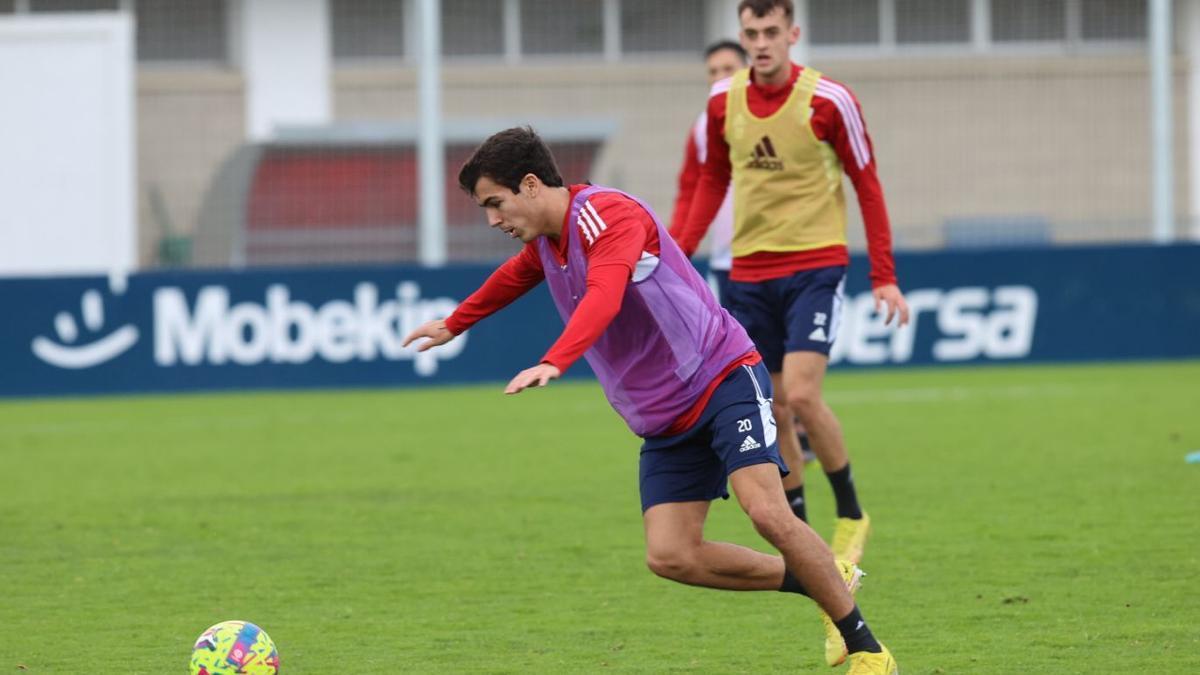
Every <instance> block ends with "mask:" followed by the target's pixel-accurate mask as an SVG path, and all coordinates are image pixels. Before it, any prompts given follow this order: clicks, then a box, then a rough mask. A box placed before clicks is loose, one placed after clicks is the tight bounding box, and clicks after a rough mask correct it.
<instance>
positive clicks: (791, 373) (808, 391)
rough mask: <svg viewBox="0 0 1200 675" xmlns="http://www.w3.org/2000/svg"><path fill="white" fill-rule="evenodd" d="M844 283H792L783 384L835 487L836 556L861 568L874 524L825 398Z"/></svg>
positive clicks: (833, 275)
mask: <svg viewBox="0 0 1200 675" xmlns="http://www.w3.org/2000/svg"><path fill="white" fill-rule="evenodd" d="M844 279H845V268H842V267H830V268H824V269H820V270H812V271H808V272H801V273H799V274H797V275H795V276H793V277H792V285H791V287H790V288H789V297H788V309H787V315H786V316H787V321H786V323H787V327H788V338H787V343H786V349H787V354H786V355H785V356H784V359H783V378H782V379H783V389H784V391H785V392H786V399H787V404H788V408H789V409H790V410H792V411H793V412H794V413H795V414H796V416H797V417H798V418H799V419H800V422H801V423H802V424H803V425H804V428H805V430H806V431H807V432H808V436H809V439H810V441H811V442H812V446H813V450H814V451H815V452H816V454H817V458H818V459H819V460H820V462H821V467H822V468H823V469H824V470H825V475H826V477H827V478H828V479H829V483H830V485H831V486H832V487H833V494H834V498H835V499H836V502H837V516H838V520H837V525H836V527H835V530H834V537H833V542H832V544H833V550H834V553H835V554H836V555H837V556H838V557H840V558H845V559H848V560H853V561H854V562H859V561H860V560H862V555H863V548H864V546H865V545H866V539H867V534H868V533H869V531H870V519H869V517H868V516H867V515H866V514H865V513H864V512H863V510H862V507H861V506H860V505H859V502H858V493H857V490H855V487H854V482H853V479H852V477H851V472H850V462H849V456H848V453H847V451H846V441H845V437H844V435H843V434H842V425H841V422H839V421H838V418H837V416H836V415H835V414H834V413H833V410H832V409H830V407H829V405H828V404H827V403H826V402H825V398H824V396H823V393H822V391H823V387H824V383H825V372H826V370H827V368H828V364H829V351H830V349H831V347H832V345H833V340H834V339H835V338H836V336H837V327H838V314H839V313H840V311H839V310H840V304H841V293H842V283H843V281H844Z"/></svg>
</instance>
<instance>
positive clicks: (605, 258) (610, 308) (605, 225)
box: [446, 185, 761, 435]
mask: <svg viewBox="0 0 1200 675" xmlns="http://www.w3.org/2000/svg"><path fill="white" fill-rule="evenodd" d="M586 187H587V186H586V185H572V186H571V187H570V192H571V197H572V199H573V198H574V197H575V195H576V194H578V193H579V191H580V190H582V189H584V188H586ZM588 201H589V203H591V205H592V207H593V208H594V209H595V210H596V213H597V214H598V215H599V221H598V223H597V227H598V228H599V229H600V232H599V234H598V235H595V234H594V233H592V232H588V233H586V236H584V237H583V239H582V240H581V242H580V243H581V244H582V245H583V250H584V255H585V256H586V257H587V261H588V272H587V290H586V291H585V292H584V295H583V299H582V300H580V302H579V306H578V307H576V308H575V311H574V313H572V314H571V318H570V320H569V321H567V325H566V328H564V329H563V332H562V334H561V335H559V337H558V339H557V340H555V342H554V344H553V345H552V346H551V347H550V349H549V351H547V352H546V354H545V356H543V357H542V363H548V364H550V365H552V366H554V367H555V368H558V370H559V371H560V372H564V373H565V372H566V371H567V369H568V368H570V367H571V365H572V364H574V363H575V362H576V361H577V360H579V358H580V357H581V356H583V354H584V352H586V351H587V350H588V349H589V348H591V346H592V345H593V344H595V342H596V340H598V339H600V336H601V335H602V334H603V333H604V331H605V329H607V328H608V325H609V324H610V323H611V322H612V320H613V318H615V317H616V315H617V312H619V311H620V310H621V301H622V299H623V298H624V297H625V288H626V286H628V284H629V280H630V279H631V278H632V276H633V272H634V268H635V266H636V265H637V261H638V260H639V259H641V257H642V253H643V252H644V253H649V254H650V255H653V256H657V255H659V253H660V250H661V249H660V243H659V240H658V227H657V225H656V224H655V223H654V219H653V218H651V217H650V214H648V213H646V211H645V210H644V209H643V208H642V207H641V206H640V205H638V204H637V203H636V202H634V201H633V200H631V199H628V198H626V197H625V196H623V195H621V194H619V193H616V192H601V193H598V194H596V195H594V196H592V197H591V198H590V199H589V200H588ZM568 218H570V212H569V211H568V212H567V213H566V214H565V215H564V216H563V228H562V233H561V234H560V235H559V237H558V238H557V239H552V240H551V242H552V243H553V244H554V253H555V257H556V258H557V259H558V262H559V263H560V264H566V261H567V251H568V248H567V247H568V244H569V243H570V238H571V237H577V236H580V235H581V234H584V233H583V232H582V231H578V232H577V231H575V230H574V228H573V226H572V224H571V223H568V222H567V219H568ZM543 279H545V272H544V271H543V270H542V260H541V256H540V255H538V249H537V242H536V241H533V242H530V243H528V244H526V245H525V246H524V248H522V249H521V251H520V252H519V253H517V254H516V255H514V256H513V257H511V258H509V259H508V260H507V261H505V262H504V264H502V265H501V266H500V267H499V268H497V269H496V271H495V272H493V273H492V275H491V276H490V277H488V279H487V281H485V282H484V283H483V285H482V286H480V287H479V290H477V291H475V292H474V293H472V294H471V296H470V297H468V298H467V299H466V300H464V301H463V302H462V304H460V305H459V306H458V308H457V309H455V310H454V313H453V314H451V315H450V316H449V317H447V318H446V328H447V330H449V331H450V332H451V333H454V334H455V335H458V334H460V333H462V332H463V331H465V330H467V329H468V328H470V327H471V326H473V325H475V324H476V323H478V322H479V321H480V320H482V319H484V318H485V317H487V316H490V315H491V314H494V313H495V312H497V311H499V310H500V309H503V308H504V307H507V306H508V305H509V304H511V303H512V302H513V301H514V300H516V299H517V298H519V297H521V296H522V295H524V294H525V293H526V292H527V291H529V290H530V289H532V288H533V287H534V286H537V285H538V284H540V283H541V282H542V280H543ZM760 360H761V357H759V355H758V352H755V351H751V352H749V353H748V354H746V355H744V356H743V357H742V358H740V359H738V360H735V361H734V362H733V363H730V364H729V365H728V367H726V369H725V370H724V371H723V372H722V373H721V374H720V375H719V376H718V377H717V378H715V379H714V380H713V382H712V383H710V384H709V386H708V389H707V390H706V391H705V393H704V395H703V396H701V397H700V399H699V400H697V402H696V404H695V405H693V406H692V407H691V408H690V409H689V410H688V412H686V413H684V414H683V415H681V416H680V417H679V419H677V420H675V422H674V423H673V424H672V425H671V427H670V428H669V429H667V431H666V432H664V435H672V434H677V433H682V432H683V431H686V430H687V429H689V428H690V427H691V426H692V425H693V424H695V423H696V421H697V420H698V419H699V417H700V414H701V413H702V412H703V411H704V406H705V405H707V404H708V400H709V399H710V398H711V396H712V393H713V391H714V390H716V388H717V386H718V385H719V384H720V383H721V381H722V380H724V379H725V376H726V375H728V374H729V373H730V372H732V371H733V369H735V368H737V367H739V366H741V365H742V364H747V365H753V364H755V363H758V362H759V361H760Z"/></svg>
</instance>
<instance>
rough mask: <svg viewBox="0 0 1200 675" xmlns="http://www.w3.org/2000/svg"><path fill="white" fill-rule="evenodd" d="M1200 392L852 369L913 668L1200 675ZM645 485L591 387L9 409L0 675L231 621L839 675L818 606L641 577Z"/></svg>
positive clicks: (1183, 372)
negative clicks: (824, 647)
mask: <svg viewBox="0 0 1200 675" xmlns="http://www.w3.org/2000/svg"><path fill="white" fill-rule="evenodd" d="M513 365H514V372H516V370H518V369H519V368H518V366H520V365H521V364H513ZM1198 383H1200V362H1176V363H1163V364H1133V365H1101V366H1086V367H1084V366H1078V367H1076V366H1072V367H1022V368H998V367H989V368H970V369H965V368H964V369H935V370H922V371H888V372H873V373H843V372H836V371H835V372H834V373H833V374H832V375H831V378H830V380H829V382H828V392H829V400H830V402H831V403H832V405H833V406H834V408H835V410H836V411H837V412H838V414H839V415H840V417H841V420H842V423H843V425H844V427H845V430H846V436H847V439H848V443H849V447H850V449H851V453H852V456H853V458H854V461H855V469H856V477H857V482H858V485H859V489H860V493H861V495H862V498H863V502H864V505H865V506H866V507H867V509H868V510H869V511H870V512H871V514H872V516H873V519H874V521H875V525H876V528H875V534H874V535H873V537H872V539H871V541H870V543H869V545H868V547H867V554H866V559H865V560H864V562H863V567H864V568H865V569H866V570H867V572H868V574H869V576H868V577H867V579H866V581H865V585H864V587H863V589H862V591H861V592H860V594H859V603H860V605H861V606H862V608H863V611H864V613H865V615H866V616H867V618H868V620H869V621H870V622H871V624H872V626H873V628H874V629H875V632H876V634H877V635H878V636H879V637H880V638H882V639H883V640H884V641H885V642H886V643H887V644H888V645H889V646H890V647H891V648H892V650H893V651H894V653H895V654H896V656H897V658H898V660H899V662H900V666H901V669H902V671H903V672H907V673H1049V672H1054V673H1082V672H1089V673H1091V672H1106V673H1129V672H1157V673H1164V672H1172V673H1194V672H1200V591H1198V590H1197V586H1198V582H1200V465H1195V464H1193V465H1189V464H1186V463H1185V462H1184V456H1185V455H1186V454H1187V453H1188V452H1189V451H1192V450H1197V449H1200V414H1198V413H1200V384H1198ZM636 477H637V444H636V441H635V439H634V438H633V437H632V436H630V435H629V433H628V432H627V431H626V430H625V428H624V426H623V425H622V424H621V422H620V421H619V420H618V418H617V417H616V415H615V414H614V413H612V412H611V410H610V409H609V408H608V406H607V405H606V403H605V402H604V400H603V398H602V396H601V394H600V392H599V390H598V389H597V388H596V386H595V385H593V384H590V383H587V382H566V383H554V385H553V386H552V387H550V388H548V389H546V390H538V391H531V392H527V393H524V394H521V395H520V396H516V397H505V396H503V395H501V393H500V386H498V385H495V386H482V387H471V388H441V389H426V390H407V391H349V392H320V393H247V394H228V395H211V396H208V395H206V396H155V397H123V398H101V399H87V400H40V401H5V402H0V673H7V672H14V673H16V672H29V673H84V672H88V673H92V672H96V673H101V672H103V673H116V672H136V673H176V672H186V669H187V661H188V655H189V652H190V649H191V643H192V641H193V640H194V639H195V637H196V636H197V635H198V634H199V633H200V632H201V631H202V630H203V629H204V628H206V627H207V626H209V625H210V624H213V623H216V622H218V621H221V620H224V619H233V618H237V619H247V620H251V621H254V622H256V623H259V624H260V625H262V626H263V627H264V628H265V629H266V630H267V631H268V632H269V633H270V634H271V636H272V637H273V638H274V639H275V641H276V643H277V644H278V645H279V649H280V654H281V657H282V659H283V672H285V673H325V674H328V673H337V674H341V673H396V672H456V673H457V672H497V673H526V672H548V673H566V672H606V671H613V672H654V673H660V672H720V673H730V672H756V673H757V672H813V673H818V672H832V671H830V670H829V669H828V668H826V667H824V665H823V664H822V663H821V630H820V625H819V622H818V620H817V616H816V613H815V611H814V608H813V607H812V606H811V605H810V604H809V603H808V601H807V600H806V599H804V598H800V597H797V596H791V595H785V594H780V593H758V594H734V593H720V592H715V591H709V590H703V589H695V588H687V587H684V586H678V585H674V584H672V583H669V582H667V581H663V580H661V579H658V578H656V577H654V576H653V575H652V574H651V573H650V572H648V571H647V570H646V568H645V566H644V564H643V551H642V532H641V521H640V517H639V508H638V495H637V480H636ZM809 477H810V478H809V481H808V484H809V495H810V510H811V518H812V522H813V525H814V527H816V528H817V530H818V531H819V532H821V533H822V534H824V535H825V536H828V534H829V532H830V530H831V526H832V517H833V513H832V511H833V506H832V498H831V496H830V492H829V487H828V483H827V482H826V481H825V480H824V478H823V477H821V476H820V475H819V473H818V472H817V471H816V470H815V469H812V468H811V467H810V474H809ZM708 535H709V536H710V537H712V538H722V539H728V540H733V541H737V542H741V543H746V544H749V545H752V546H756V547H760V548H762V547H764V545H763V543H762V542H761V541H760V540H759V539H758V538H757V536H756V535H755V534H754V532H753V530H752V529H751V527H750V525H749V523H748V521H747V520H746V519H745V518H744V517H743V516H742V514H741V513H740V512H739V511H738V509H737V507H736V505H735V504H734V503H732V502H723V503H718V504H716V505H715V506H714V508H713V512H712V516H711V522H710V525H709V528H708Z"/></svg>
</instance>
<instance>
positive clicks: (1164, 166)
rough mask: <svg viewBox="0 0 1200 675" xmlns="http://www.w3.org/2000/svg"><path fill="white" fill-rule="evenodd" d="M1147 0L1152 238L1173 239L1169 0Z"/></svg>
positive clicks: (1164, 242) (1173, 200) (1173, 193)
mask: <svg viewBox="0 0 1200 675" xmlns="http://www.w3.org/2000/svg"><path fill="white" fill-rule="evenodd" d="M1149 2H1150V99H1151V111H1152V112H1151V115H1152V119H1151V122H1150V127H1151V138H1152V154H1153V167H1154V169H1153V212H1154V220H1153V223H1154V227H1153V232H1154V241H1155V242H1157V243H1160V244H1169V243H1171V242H1172V241H1174V239H1175V159H1174V138H1173V137H1174V131H1175V127H1174V124H1175V122H1174V116H1173V115H1172V109H1171V105H1172V104H1171V80H1172V77H1171V75H1172V72H1171V71H1172V68H1171V0H1149Z"/></svg>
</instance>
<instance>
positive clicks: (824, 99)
mask: <svg viewBox="0 0 1200 675" xmlns="http://www.w3.org/2000/svg"><path fill="white" fill-rule="evenodd" d="M738 18H739V21H740V23H741V42H742V46H743V47H745V49H746V50H747V52H748V53H749V54H750V57H751V67H750V68H749V69H748V70H742V71H739V72H738V73H737V74H735V75H734V76H733V77H731V78H729V79H726V80H723V81H721V82H718V83H717V84H715V85H714V86H713V88H712V92H711V94H710V97H709V102H708V128H707V137H708V153H707V156H706V160H705V162H704V166H703V167H702V169H701V176H700V181H699V185H698V187H697V189H696V195H695V197H693V199H692V206H691V211H690V213H689V215H688V217H687V219H686V222H685V224H684V225H683V226H682V228H681V229H680V230H678V231H677V235H678V236H677V237H676V238H677V241H678V242H679V245H680V247H681V248H682V249H683V250H684V252H685V253H688V254H689V255H690V254H691V253H693V252H694V251H695V250H696V247H697V246H698V245H699V243H700V240H701V239H702V238H703V237H704V234H705V232H706V231H707V229H708V227H709V224H710V223H712V222H713V221H714V216H716V215H717V213H718V210H719V209H720V208H721V204H722V202H723V201H724V200H725V195H726V192H727V191H730V183H731V182H732V190H731V192H732V194H733V203H734V216H733V219H734V228H733V231H734V235H733V266H732V269H731V272H730V278H731V282H730V288H729V293H730V305H731V306H732V310H731V311H732V313H733V314H734V316H735V317H737V319H738V320H739V321H740V322H741V324H742V325H743V326H745V327H746V330H747V332H748V333H749V334H750V337H751V338H752V339H753V340H754V344H755V346H756V347H757V348H758V351H759V352H760V353H761V354H762V355H763V359H764V361H765V362H766V366H767V369H768V370H769V371H770V372H771V381H772V383H773V385H774V391H775V394H776V397H775V406H776V408H775V418H776V420H778V421H779V433H780V443H781V445H783V446H784V447H783V449H782V454H783V456H784V457H793V456H795V454H796V453H797V450H796V449H795V448H788V447H786V446H787V445H788V444H791V443H795V442H796V441H795V438H794V435H793V434H792V430H791V421H792V414H793V412H794V413H795V415H796V417H798V418H799V420H800V421H801V422H802V423H803V425H804V428H805V429H806V430H807V432H808V436H809V438H810V439H811V441H812V446H813V449H814V450H815V451H816V454H817V457H818V459H819V460H820V461H821V466H822V468H823V469H824V470H825V473H826V475H827V476H828V478H829V482H830V483H831V485H832V486H833V493H834V496H835V498H836V501H837V515H838V519H837V524H836V527H835V531H834V537H833V542H832V548H833V551H834V553H835V554H836V555H837V556H839V557H840V558H844V559H848V560H853V561H855V562H859V561H860V560H861V559H862V554H863V547H864V545H865V543H866V539H867V534H868V532H869V530H870V519H869V518H868V516H867V514H866V513H865V512H864V511H863V510H862V508H861V506H860V505H859V502H858V496H857V494H856V491H855V488H854V483H853V481H852V479H851V475H850V462H849V457H848V455H847V453H846V444H845V440H844V438H843V435H842V429H841V425H840V423H839V422H838V419H837V417H835V416H834V414H833V411H832V410H830V408H829V406H828V405H826V403H825V401H824V399H823V398H822V394H821V387H822V383H823V381H824V378H825V371H826V368H827V366H828V363H829V351H830V348H831V346H832V344H833V340H834V338H835V337H836V333H837V323H838V311H839V305H840V302H841V296H842V289H843V283H844V280H845V272H846V266H847V264H848V263H849V253H848V251H847V247H846V202H845V195H844V194H843V192H842V173H843V171H844V172H845V173H846V175H848V176H849V177H850V180H851V182H852V183H853V184H854V188H855V191H856V192H857V193H858V201H859V204H860V205H861V208H862V215H863V221H864V224H865V226H866V233H867V248H868V253H869V256H870V261H871V273H870V278H871V285H872V287H873V289H874V291H873V293H874V296H875V308H876V310H879V309H880V307H881V306H883V307H885V308H886V311H887V317H886V321H887V322H888V323H890V322H891V320H892V318H893V317H894V316H898V317H899V323H900V324H901V325H903V324H904V323H907V321H908V306H907V304H906V303H905V300H904V295H903V294H902V293H901V292H900V289H899V288H898V287H897V285H896V274H895V267H894V264H893V261H892V252H891V233H890V229H889V225H888V218H887V209H886V207H885V205H884V201H883V190H882V188H881V187H880V184H879V178H878V176H877V175H876V168H875V159H874V156H873V153H872V147H871V139H870V137H869V136H868V135H867V131H866V127H865V125H864V123H863V119H862V113H861V111H860V110H859V106H858V103H857V101H856V99H855V98H854V95H853V94H852V93H851V92H850V90H849V89H848V88H846V86H845V85H842V84H840V83H838V82H835V81H833V80H831V79H829V78H827V77H825V76H823V75H822V74H821V73H819V72H817V71H816V70H815V69H813V68H808V67H804V66H800V65H797V64H795V63H792V62H791V60H790V59H789V58H788V49H789V48H790V47H791V46H792V45H793V44H795V43H796V41H797V40H798V39H799V37H800V29H799V27H798V26H796V25H795V24H794V22H793V8H792V2H791V0H743V1H742V2H741V3H739V4H738ZM800 467H801V465H800V464H799V463H796V464H795V465H794V468H796V469H797V473H799V469H800ZM803 490H804V487H803V483H802V482H801V481H797V483H796V485H795V487H792V488H791V489H789V491H788V497H789V499H790V500H791V501H792V503H793V505H794V507H795V510H796V513H797V515H798V516H800V517H801V518H804V517H805V512H804V506H803V503H804V502H803Z"/></svg>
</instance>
